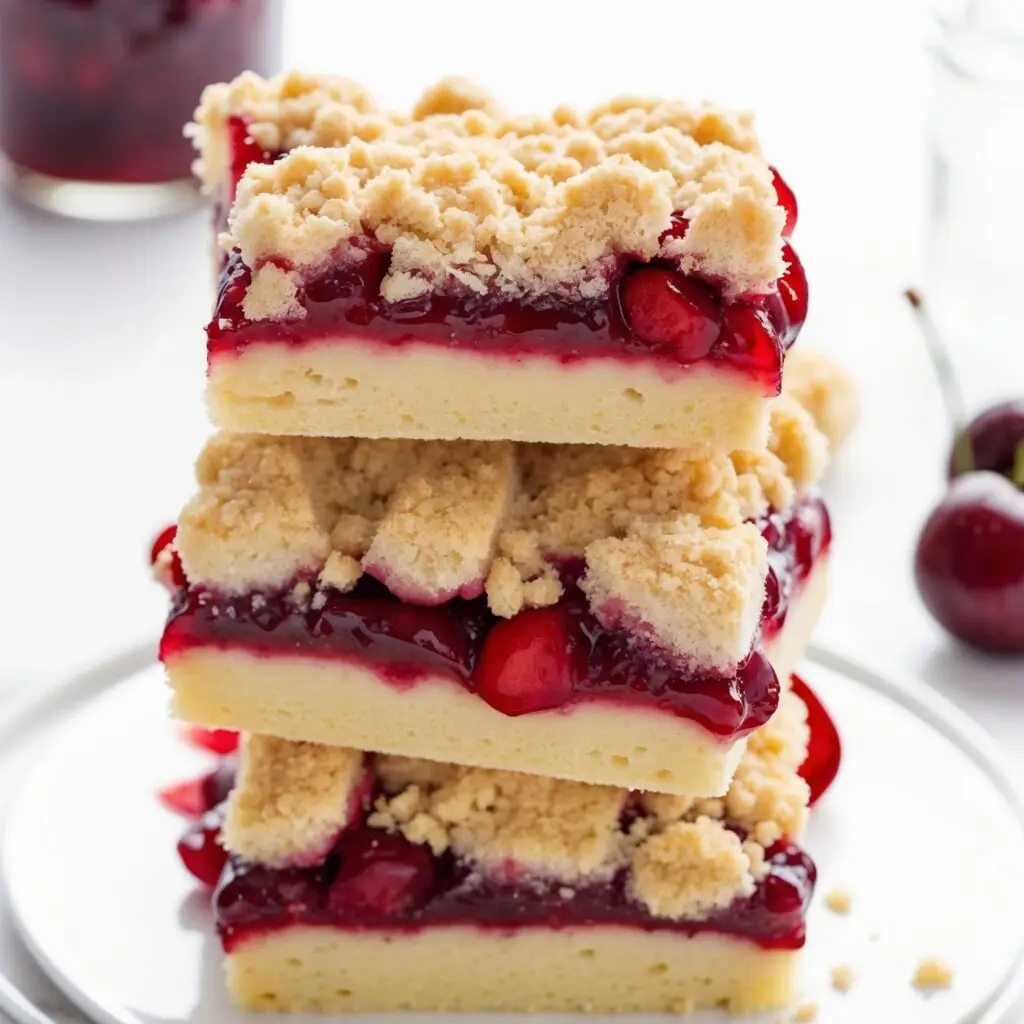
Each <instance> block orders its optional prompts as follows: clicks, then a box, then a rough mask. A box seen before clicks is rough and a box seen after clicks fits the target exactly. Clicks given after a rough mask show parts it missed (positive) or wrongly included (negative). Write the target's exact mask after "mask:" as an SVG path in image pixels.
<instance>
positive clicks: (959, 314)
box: [925, 0, 1024, 415]
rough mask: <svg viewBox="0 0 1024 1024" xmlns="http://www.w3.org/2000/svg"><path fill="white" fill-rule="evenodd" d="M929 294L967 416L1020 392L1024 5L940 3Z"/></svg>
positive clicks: (985, 0) (1011, 1)
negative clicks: (962, 396) (958, 383)
mask: <svg viewBox="0 0 1024 1024" xmlns="http://www.w3.org/2000/svg"><path fill="white" fill-rule="evenodd" d="M931 49H932V60H933V82H932V97H931V99H932V102H931V113H930V119H929V142H930V147H931V153H930V159H931V195H930V204H931V209H930V211H929V213H930V218H929V238H928V266H927V274H926V280H925V293H926V297H927V299H928V302H929V305H930V307H931V311H932V314H933V316H934V318H935V322H936V325H937V326H938V328H939V330H940V332H941V334H942V335H943V337H944V339H945V340H946V343H947V345H948V347H949V350H950V355H951V359H952V362H953V369H954V371H955V373H956V375H957V377H958V379H959V382H960V390H961V391H962V392H963V395H964V400H965V404H966V406H967V408H966V412H967V414H968V415H971V414H973V413H975V412H977V411H979V410H980V409H982V408H984V407H986V406H987V405H989V404H991V403H993V402H995V401H999V400H1001V399H1005V398H1007V397H1019V396H1020V395H1022V394H1024V359H1022V357H1021V354H1020V352H1021V347H1020V330H1021V327H1020V294H1021V290H1022V288H1024V245H1022V242H1021V239H1022V238H1024V187H1022V185H1021V183H1022V182H1024V3H1022V2H1021V0H946V2H944V3H939V4H937V8H936V18H935V24H934V37H933V40H932V48H931Z"/></svg>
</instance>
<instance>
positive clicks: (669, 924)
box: [213, 826, 816, 952]
mask: <svg viewBox="0 0 1024 1024" xmlns="http://www.w3.org/2000/svg"><path fill="white" fill-rule="evenodd" d="M767 859H768V864H769V872H768V874H767V875H765V877H764V878H762V879H761V880H760V881H759V882H758V883H757V888H756V889H755V890H754V893H753V894H752V895H751V896H750V897H747V898H745V899H739V900H737V901H736V902H735V903H733V904H732V905H731V906H729V907H728V908H726V909H724V910H720V911H718V912H716V913H715V914H713V915H712V916H710V917H708V918H706V919H705V920H702V921H685V920H682V921H672V920H668V919H665V918H657V917H654V916H652V915H651V914H650V913H649V912H648V911H647V909H646V908H645V907H644V906H643V904H641V903H639V902H638V901H636V900H635V899H633V898H632V897H631V896H630V894H629V875H628V871H626V870H623V871H620V872H619V873H618V874H617V875H615V876H614V877H613V878H612V879H610V880H609V881H602V882H594V883H590V884H587V885H578V886H574V887H573V888H572V890H567V889H566V888H565V887H564V886H563V885H560V884H558V883H551V882H544V881H539V880H538V879H536V877H532V878H531V877H529V876H521V877H517V876H516V873H515V871H514V870H505V871H502V872H501V874H500V877H488V876H483V875H481V874H480V873H479V871H477V870H475V869H474V867H473V866H472V865H471V864H468V863H467V862H465V861H462V860H460V859H458V858H456V857H453V856H451V855H450V854H445V855H442V856H440V857H435V856H434V855H433V854H432V853H431V852H430V850H429V848H428V847H426V846H415V845H413V844H411V843H409V842H408V841H407V840H405V839H404V838H402V837H401V836H400V835H397V834H388V833H386V832H382V831H381V830H380V829H371V828H367V827H365V826H360V827H356V828H354V829H351V830H350V831H348V832H346V833H344V834H343V835H342V836H341V838H340V840H339V841H338V844H337V846H336V847H335V849H334V851H333V852H332V853H331V855H330V856H329V857H328V858H327V860H326V861H325V862H324V863H323V864H321V865H320V866H319V867H316V868H311V869H291V870H283V871H281V870H274V869H271V868H264V867H260V866H258V865H254V864H249V863H245V862H242V861H237V860H231V861H229V863H228V866H227V870H226V871H225V872H224V874H223V875H222V876H221V880H220V884H219V885H218V887H217V890H216V892H215V894H214V898H213V902H214V913H215V915H216V920H217V927H218V931H219V932H220V936H221V939H222V941H223V943H224V947H225V949H226V951H227V952H231V950H232V949H234V948H236V947H237V946H238V945H240V944H242V943H244V942H245V940H246V939H249V938H253V937H257V936H259V935H260V934H263V933H265V932H267V931H270V930H273V929H278V928H286V927H288V926H289V925H322V926H325V927H331V928H340V929H344V930H346V931H371V930H386V931H389V932H396V931H398V932H405V933H415V932H418V931H420V930H422V929H425V928H431V927H444V926H452V925H461V926H470V927H474V928H480V929H495V930H507V929H510V928H552V929H562V928H580V927H584V928H585V927H590V926H595V925H598V926H599V925H606V926H607V925H615V926H620V927H627V928H638V929H642V930H643V931H669V932H677V933H681V934H684V935H696V934H700V933H707V932H711V933H719V934H722V933H724V934H729V935H738V936H743V937H744V938H747V939H751V940H753V941H755V942H756V943H758V945H760V946H763V947H765V948H769V949H798V948H800V947H801V946H802V945H803V943H804V934H805V915H806V911H807V907H808V905H809V903H810V898H811V895H812V892H813V889H814V882H815V874H816V872H815V868H814V864H813V862H812V861H811V859H810V857H809V856H808V855H807V854H806V853H805V852H804V851H803V850H801V849H800V848H799V847H798V846H796V845H795V844H793V843H790V842H787V841H785V840H783V841H781V842H778V843H776V844H775V845H774V846H772V847H771V848H770V849H769V850H768V851H767ZM568 891H571V892H572V896H571V897H568V898H567V897H566V893H567V892H568Z"/></svg>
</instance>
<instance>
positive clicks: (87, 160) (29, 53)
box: [0, 0, 281, 220]
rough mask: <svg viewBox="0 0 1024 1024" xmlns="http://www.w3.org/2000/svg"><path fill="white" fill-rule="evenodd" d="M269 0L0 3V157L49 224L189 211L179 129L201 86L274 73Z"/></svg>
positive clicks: (275, 34) (275, 42)
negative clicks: (58, 219)
mask: <svg viewBox="0 0 1024 1024" xmlns="http://www.w3.org/2000/svg"><path fill="white" fill-rule="evenodd" d="M280 19H281V8H280V2H279V0H0V150H3V152H4V153H5V154H6V155H7V158H8V160H9V161H10V163H11V165H12V169H13V175H12V182H13V186H14V189H15V191H16V192H17V193H18V194H20V195H21V196H22V198H24V199H25V200H27V201H28V202H30V203H33V204H34V205H37V206H40V207H43V208H46V209H49V210H51V211H53V212H58V213H63V214H68V215H71V216H77V217H86V218H91V219H116V220H128V219H136V218H140V217H147V216H155V215H160V214H165V213H169V212H173V211H174V210H176V209H179V208H182V207H184V206H187V205H191V204H192V203H193V202H195V199H196V191H195V188H194V186H193V183H192V180H191V173H190V164H191V161H192V149H191V146H190V145H189V143H188V141H187V140H186V139H185V138H184V137H183V136H182V127H183V126H184V124H185V122H186V121H188V120H189V119H190V117H191V115H192V111H193V110H194V109H195V106H196V103H197V101H198V99H199V95H200V93H201V91H202V89H203V86H204V85H206V84H207V83H209V82H214V81H221V80H224V79H229V78H233V77H234V76H235V75H237V74H239V73H240V72H241V71H244V70H246V69H247V68H251V69H253V70H255V71H258V72H260V73H262V74H269V73H271V72H273V71H275V70H277V66H278V63H279V60H280V38H281V24H280Z"/></svg>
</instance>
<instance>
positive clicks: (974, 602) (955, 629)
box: [914, 472, 1024, 653]
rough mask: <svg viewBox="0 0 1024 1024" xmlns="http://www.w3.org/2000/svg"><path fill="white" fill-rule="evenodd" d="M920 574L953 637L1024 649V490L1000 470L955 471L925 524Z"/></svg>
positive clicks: (922, 589)
mask: <svg viewBox="0 0 1024 1024" xmlns="http://www.w3.org/2000/svg"><path fill="white" fill-rule="evenodd" d="M914 575H915V579H916V581H917V589H918V592H919V593H920V595H921V598H922V600H923V601H924V603H925V606H926V607H927V608H928V610H929V611H930V612H931V613H932V615H933V616H934V617H935V619H936V620H937V621H938V622H939V623H940V625H942V626H943V627H945V629H947V630H948V631H949V632H950V633H952V634H953V635H954V636H956V637H958V638H959V639H961V640H963V641H964V642H965V643H968V644H972V645H973V646H975V647H980V648H983V649H985V650H990V651H1003V652H1014V653H1020V652H1024V493H1022V492H1021V491H1020V490H1018V489H1017V487H1015V486H1014V484H1013V483H1012V482H1011V481H1010V480H1008V479H1007V478H1006V477H1005V476H1000V475H999V474H998V473H991V472H977V473H967V474H966V475H965V476H961V477H957V479H955V480H954V481H953V483H952V485H951V486H950V489H949V491H948V492H947V494H946V496H945V498H943V500H942V501H941V502H939V504H938V506H937V507H936V508H935V509H934V511H933V512H932V514H931V515H930V516H929V517H928V520H927V521H926V522H925V524H924V528H923V529H922V531H921V535H920V537H919V538H918V541H917V553H916V556H915V560H914Z"/></svg>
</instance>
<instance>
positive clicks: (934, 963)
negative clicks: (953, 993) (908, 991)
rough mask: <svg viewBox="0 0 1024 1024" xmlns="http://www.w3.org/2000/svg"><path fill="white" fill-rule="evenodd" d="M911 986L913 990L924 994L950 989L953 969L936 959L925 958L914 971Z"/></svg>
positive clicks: (932, 957) (931, 957)
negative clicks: (912, 985)
mask: <svg viewBox="0 0 1024 1024" xmlns="http://www.w3.org/2000/svg"><path fill="white" fill-rule="evenodd" d="M913 984H914V988H916V989H920V990H921V991H924V992H927V991H934V990H936V989H944V988H951V987H952V985H953V969H952V968H951V967H950V966H949V965H948V964H946V963H944V962H943V961H942V960H940V959H939V958H938V957H934V956H930V957H925V958H924V959H923V960H921V961H920V962H919V963H918V965H917V968H916V969H915V971H914V980H913Z"/></svg>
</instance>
